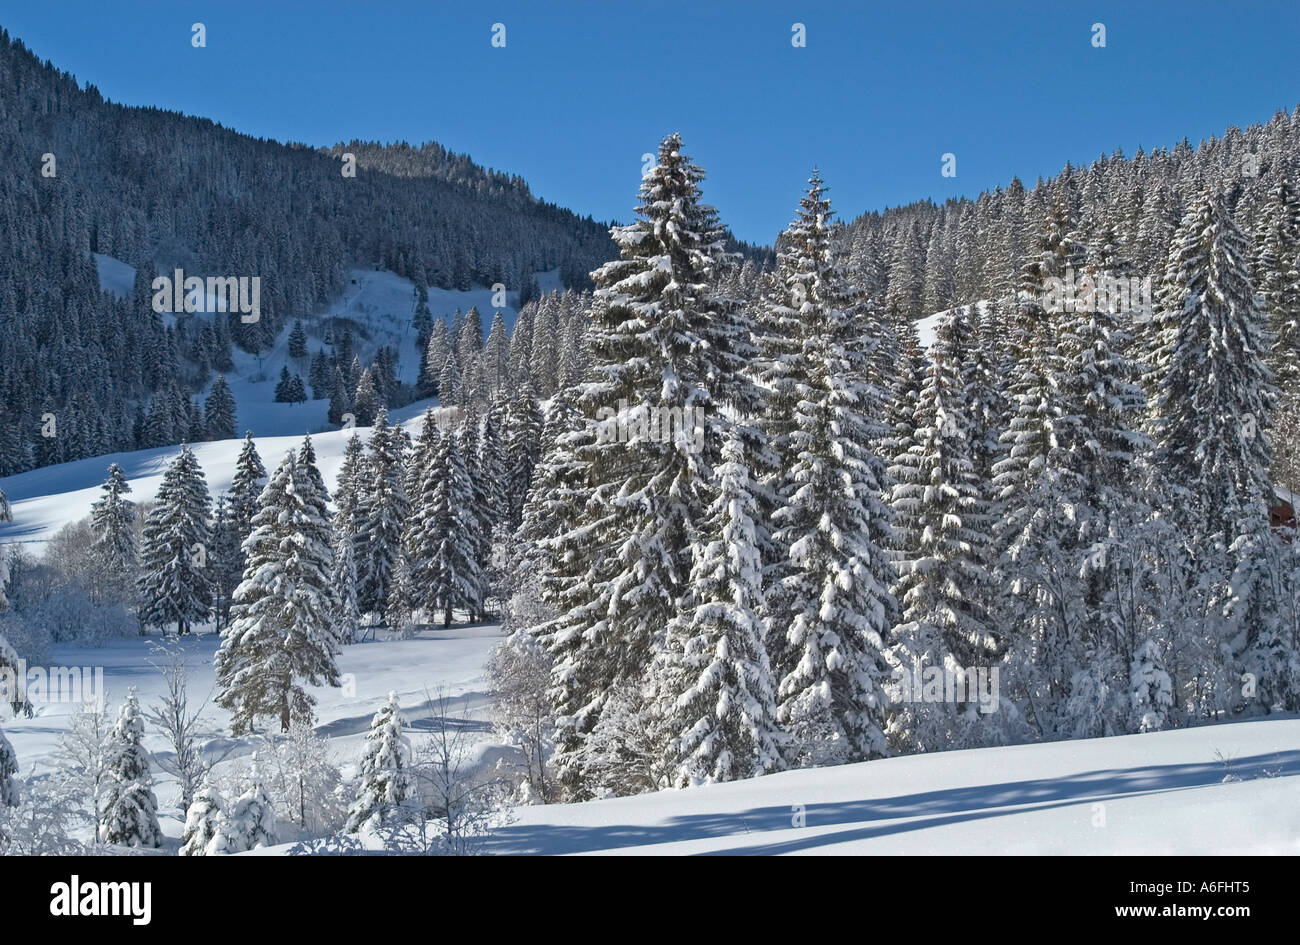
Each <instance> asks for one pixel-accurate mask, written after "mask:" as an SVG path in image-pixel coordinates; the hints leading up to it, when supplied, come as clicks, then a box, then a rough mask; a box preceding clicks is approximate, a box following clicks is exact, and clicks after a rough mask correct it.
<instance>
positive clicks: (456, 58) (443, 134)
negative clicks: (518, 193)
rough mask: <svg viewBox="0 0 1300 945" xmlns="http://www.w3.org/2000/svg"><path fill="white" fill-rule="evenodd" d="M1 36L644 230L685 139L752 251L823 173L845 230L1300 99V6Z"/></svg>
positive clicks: (645, 14)
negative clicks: (500, 34)
mask: <svg viewBox="0 0 1300 945" xmlns="http://www.w3.org/2000/svg"><path fill="white" fill-rule="evenodd" d="M467 8H468V9H467ZM195 22H202V23H204V24H205V26H206V28H207V47H206V48H205V49H195V48H193V47H192V46H191V43H190V37H191V29H190V28H191V24H193V23H195ZM496 22H501V23H504V24H505V26H506V46H505V47H504V48H494V47H493V46H492V45H491V42H490V40H491V35H492V33H491V31H492V24H493V23H496ZM796 22H799V23H803V24H804V25H805V27H806V33H807V46H806V47H804V48H795V47H793V46H792V45H791V35H792V34H791V27H792V24H794V23H796ZM1097 22H1101V23H1104V24H1105V27H1106V47H1105V48H1104V49H1098V48H1094V47H1093V45H1092V43H1091V39H1092V35H1093V33H1092V24H1094V23H1097ZM0 25H3V26H4V27H5V28H6V29H8V30H9V32H10V34H11V35H13V36H16V37H18V38H20V39H22V40H23V41H24V42H26V43H27V45H28V46H30V47H31V48H32V49H33V50H35V52H36V53H37V54H38V55H39V56H41V58H43V59H44V58H49V59H52V60H53V61H54V63H55V64H56V65H57V66H58V67H59V68H60V69H64V70H67V71H70V72H72V73H73V74H74V75H76V76H77V78H78V79H79V80H81V81H83V82H85V81H90V82H93V83H94V84H95V85H97V86H98V87H99V89H100V91H101V92H102V93H103V94H104V95H106V96H107V97H109V98H111V99H112V100H114V101H117V102H123V103H126V104H137V105H156V106H160V107H165V108H172V109H178V110H180V111H184V112H188V113H192V114H199V115H203V116H206V117H209V118H212V119H214V120H216V121H219V122H221V123H222V124H225V125H228V126H230V127H233V128H235V129H237V130H239V131H243V132H247V133H250V134H254V135H259V136H265V137H270V138H276V139H279V140H294V141H305V142H307V143H310V144H316V145H324V144H331V143H334V142H336V141H339V140H347V139H351V138H354V137H355V138H362V139H378V140H383V141H388V140H396V139H407V140H410V141H413V142H418V141H424V140H429V139H432V140H435V141H438V142H440V143H442V144H443V145H445V146H447V147H448V148H450V149H452V150H454V151H458V152H466V153H468V154H470V155H471V156H472V157H473V158H474V159H475V160H476V161H478V162H480V163H482V164H485V165H488V166H491V167H495V168H498V169H501V170H506V171H510V172H512V173H518V174H520V175H522V176H523V177H524V178H526V179H527V180H528V182H529V183H530V185H531V186H532V188H533V192H534V193H536V194H537V195H538V196H541V197H544V198H546V199H547V200H551V201H554V202H556V203H559V204H561V205H564V206H568V207H571V208H572V209H574V210H576V211H578V212H580V213H584V214H587V213H589V214H591V215H593V216H595V217H596V218H598V219H610V218H619V219H623V220H626V219H627V218H629V217H630V215H631V208H632V207H633V205H634V203H635V196H636V187H637V183H638V179H639V175H640V167H641V155H642V154H643V153H645V152H647V151H652V150H654V147H655V145H656V143H657V142H658V140H659V139H660V138H661V137H662V136H663V135H664V134H666V133H668V132H670V131H680V132H681V133H682V135H683V138H684V140H685V143H686V150H687V151H688V152H689V153H690V154H692V155H693V156H694V157H695V158H696V160H698V161H699V162H700V163H701V164H702V165H703V166H704V167H705V168H706V169H707V171H708V173H709V177H708V180H707V181H706V182H705V187H706V197H707V198H708V200H709V201H710V202H712V203H713V204H715V205H716V206H717V207H718V208H719V210H720V211H721V213H722V217H723V220H724V221H725V222H726V223H727V224H728V225H729V226H731V227H732V229H733V230H734V231H735V232H736V234H737V235H738V236H740V237H742V238H744V239H748V240H751V241H755V242H770V241H771V239H772V238H773V237H774V236H775V234H776V233H777V232H778V231H779V230H780V229H781V228H783V227H784V226H785V224H786V223H787V222H788V221H789V219H790V217H791V216H792V214H793V211H794V207H795V204H796V202H797V200H798V196H799V192H800V190H801V188H802V187H803V185H804V182H805V180H806V178H807V176H808V172H809V170H810V168H811V167H812V166H813V165H814V164H816V165H818V166H820V167H821V169H822V173H823V176H824V177H825V178H826V179H827V182H828V184H829V185H830V187H831V188H832V189H831V198H832V200H833V201H834V203H835V207H836V209H837V210H838V211H839V213H840V214H841V215H843V216H846V217H852V216H855V215H857V214H858V213H860V212H862V211H864V210H871V209H880V208H883V207H885V206H894V205H898V204H900V203H906V202H909V201H911V200H915V199H923V198H927V197H928V198H932V199H934V200H936V201H941V200H943V199H945V198H947V197H949V196H954V195H970V196H973V195H975V194H978V193H979V191H981V190H983V189H987V188H992V187H994V186H997V185H999V184H1005V183H1006V182H1007V181H1009V180H1010V179H1011V177H1012V176H1013V175H1019V176H1020V177H1021V178H1022V179H1024V180H1025V181H1026V183H1032V182H1033V180H1034V179H1035V178H1036V177H1038V176H1039V175H1044V176H1046V175H1050V174H1054V173H1056V172H1058V171H1059V170H1060V169H1061V167H1062V166H1063V165H1064V164H1065V162H1066V161H1073V162H1075V163H1078V162H1087V161H1090V160H1092V159H1094V158H1095V157H1096V156H1097V155H1098V154H1100V153H1102V152H1106V153H1109V152H1111V151H1113V150H1114V149H1115V148H1117V147H1120V148H1123V149H1124V151H1125V153H1126V154H1132V153H1133V151H1134V150H1135V149H1136V147H1137V146H1138V145H1139V144H1141V145H1143V146H1145V147H1147V148H1151V147H1153V146H1160V145H1166V146H1169V145H1173V144H1174V143H1176V142H1177V141H1178V140H1179V139H1181V138H1182V137H1184V136H1186V137H1188V138H1190V139H1191V140H1192V142H1193V143H1196V142H1197V141H1199V140H1200V139H1202V138H1205V137H1208V136H1210V135H1216V134H1221V133H1222V132H1223V130H1224V129H1225V128H1226V127H1227V126H1229V125H1233V124H1236V125H1241V126H1245V125H1248V124H1251V123H1254V122H1260V121H1264V120H1267V119H1268V118H1269V117H1270V116H1271V115H1272V114H1273V112H1274V111H1276V110H1277V109H1279V108H1284V109H1287V110H1290V109H1291V108H1293V107H1294V106H1295V105H1296V103H1297V102H1300V69H1298V68H1297V66H1296V61H1297V54H1296V49H1297V47H1298V46H1300V3H1296V2H1295V0H1287V2H1265V0H1250V2H1232V3H1228V2H1220V3H1213V4H1212V3H1199V2H1195V0H1192V2H1174V0H1140V2H1125V3H1105V2H1080V0H1039V2H1037V3H1028V2H1026V3H999V2H987V3H986V2H952V3H948V2H934V0H926V2H918V0H912V2H901V0H890V2H888V3H884V2H881V3H877V2H864V0H857V2H842V3H838V4H832V3H817V2H808V0H798V2H783V3H771V2H764V0H754V2H747V3H732V2H717V0H693V2H675V0H671V2H670V0H663V2H628V0H601V2H596V0H593V2H566V0H525V2H488V3H478V2H475V3H472V4H460V3H451V2H446V0H421V2H388V3H386V2H382V0H379V2H368V0H351V2H346V3H344V2H335V0H313V2H307V0H294V2H276V0H262V2H256V3H250V2H245V0H205V2H176V0H165V2H134V3H133V2H115V3H106V2H104V0H89V2H82V0H74V2H64V0H46V2H39V3H30V2H24V3H16V2H11V0H0ZM949 152H950V153H952V154H955V155H956V159H957V166H956V169H957V176H956V177H955V178H945V177H943V176H941V174H940V167H941V156H942V155H943V154H944V153H949Z"/></svg>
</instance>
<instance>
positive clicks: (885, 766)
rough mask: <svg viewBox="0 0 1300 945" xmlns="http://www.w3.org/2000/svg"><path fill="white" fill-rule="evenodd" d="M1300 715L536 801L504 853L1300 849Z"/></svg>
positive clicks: (520, 813) (514, 827)
mask: <svg viewBox="0 0 1300 945" xmlns="http://www.w3.org/2000/svg"><path fill="white" fill-rule="evenodd" d="M1297 745H1300V720H1297V719H1269V720H1260V721H1254V722H1244V723H1238V724H1231V725H1214V726H1206V727H1203V728H1192V729H1183V730H1180V731H1172V732H1158V733H1151V734H1147V735H1128V736H1123V737H1118V738H1095V739H1086V740H1082V741H1069V742H1054V743H1050V744H1038V745H1019V746H1014V747H1010V748H983V749H977V750H972V751H952V752H940V753H936V754H930V755H912V756H909V757H903V758H888V759H884V760H881V761H870V762H866V763H864V764H855V765H845V766H842V767H838V768H821V769H812V770H805V771H792V772H785V773H782V774H774V775H769V776H767V777H763V778H756V779H753V780H749V781H737V782H732V783H730V784H717V785H708V786H705V787H697V788H690V789H686V790H680V791H662V792H659V793H657V794H649V795H644V796H641V797H627V798H618V799H614V800H608V801H593V802H589V803H586V804H570V805H552V806H548V807H528V808H524V809H520V810H517V811H516V812H515V814H516V820H515V822H514V823H513V824H511V825H509V826H507V827H506V828H504V829H503V830H502V831H500V833H499V834H498V835H497V837H496V838H495V840H494V841H493V845H492V849H493V851H494V852H497V853H632V854H699V853H745V854H774V853H786V854H817V853H822V854H858V855H861V854H866V855H889V854H943V855H954V854H958V855H960V854H1032V853H1047V854H1066V853H1068V854H1206V853H1217V854H1247V853H1255V854H1264V853H1268V854H1283V853H1289V854H1300V749H1298V748H1297Z"/></svg>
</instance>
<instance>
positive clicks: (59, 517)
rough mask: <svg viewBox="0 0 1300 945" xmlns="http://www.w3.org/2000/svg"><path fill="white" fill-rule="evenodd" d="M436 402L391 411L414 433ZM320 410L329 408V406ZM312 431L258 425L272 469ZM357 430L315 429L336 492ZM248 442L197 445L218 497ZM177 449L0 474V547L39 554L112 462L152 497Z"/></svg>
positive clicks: (81, 509)
mask: <svg viewBox="0 0 1300 945" xmlns="http://www.w3.org/2000/svg"><path fill="white" fill-rule="evenodd" d="M435 403H436V401H433V400H424V401H417V402H416V403H413V404H408V405H407V406H405V407H402V408H400V409H397V410H394V411H392V413H391V414H390V415H389V416H390V419H391V420H393V421H394V422H398V423H401V424H402V425H403V426H404V427H406V428H407V429H408V430H409V431H410V432H411V434H412V435H414V434H415V433H416V432H417V430H418V427H419V418H420V417H421V416H422V415H423V413H424V411H425V410H426V409H427V408H428V407H430V406H432V405H434V404H435ZM276 406H277V407H287V406H288V405H286V404H277V405H276ZM310 406H311V404H310V403H308V404H299V405H298V406H297V409H298V410H299V411H303V410H304V408H307V407H310ZM321 410H322V411H323V410H324V407H323V406H322V408H321ZM300 415H302V414H300ZM312 429H313V428H312V427H311V426H310V425H306V424H304V425H303V426H302V427H300V428H298V430H296V431H294V430H292V429H289V430H284V429H283V428H282V430H281V433H280V434H279V435H275V436H258V435H256V434H257V425H256V424H254V426H253V432H254V434H255V439H256V441H257V451H258V453H259V454H261V457H262V461H263V462H264V463H265V464H266V466H267V468H269V469H274V468H275V467H276V466H277V465H279V463H280V461H281V460H282V459H283V458H284V455H285V454H286V453H288V452H289V450H291V449H296V448H297V447H298V446H300V445H301V444H302V437H303V434H304V433H307V432H309V431H311V430H312ZM354 432H356V433H359V434H360V436H361V439H362V440H363V441H364V440H366V439H367V438H368V436H369V428H367V427H358V428H356V430H355V431H354V430H331V431H327V432H325V433H313V434H312V444H313V446H314V447H315V448H316V457H317V462H318V465H319V467H320V471H321V475H322V476H323V477H324V479H325V485H326V487H327V488H329V489H331V490H332V489H333V488H334V484H335V481H336V478H337V476H338V470H339V467H340V466H341V465H342V463H343V453H344V450H345V449H346V447H347V442H348V440H349V439H350V438H351V437H352V434H353V433H354ZM242 443H243V441H242V440H238V439H236V440H217V441H214V442H209V443H196V444H194V453H195V455H196V456H197V457H198V460H199V465H200V466H202V467H203V472H204V475H205V476H206V478H207V483H208V491H209V492H210V493H211V494H212V495H214V496H215V495H220V494H221V493H223V492H225V491H226V490H227V489H229V488H230V481H231V478H232V477H233V476H234V473H235V461H236V460H237V459H238V458H239V450H240V447H241V444H242ZM178 452H180V447H179V446H162V447H158V448H156V449H151V450H135V451H133V452H128V453H110V454H108V455H106V456H95V457H92V458H90V459H82V460H77V461H76V462H74V463H60V464H59V465H57V466H46V467H44V468H42V469H32V470H29V471H28V472H25V473H20V474H18V475H16V476H9V477H8V478H5V479H0V489H3V490H4V493H5V495H6V496H7V497H8V498H9V502H10V504H11V505H12V507H13V521H12V522H10V523H8V524H5V525H0V545H3V544H8V543H10V542H21V543H23V544H25V545H27V546H28V548H29V550H30V551H32V552H34V553H38V554H39V553H40V551H41V546H42V545H43V544H44V543H45V542H46V541H48V540H49V539H50V538H51V537H52V536H53V535H54V534H55V533H56V532H57V531H58V530H59V529H60V528H62V527H63V526H64V525H66V524H68V523H69V522H75V521H76V520H77V519H80V518H83V517H84V516H87V515H89V514H90V506H91V504H92V503H93V502H94V501H95V499H97V498H98V497H99V487H100V484H101V483H103V481H104V475H105V472H106V471H107V469H108V467H109V465H110V464H112V463H117V464H118V465H119V466H121V467H122V470H123V472H125V473H126V477H127V479H128V481H129V482H130V483H131V489H132V495H131V498H132V499H133V500H135V501H137V502H145V501H149V500H150V499H152V498H153V496H154V494H155V493H156V492H157V491H158V486H159V484H160V483H161V482H162V476H163V473H164V472H165V471H166V469H167V465H168V463H170V462H171V460H172V458H173V457H174V456H175V455H176V454H177V453H178Z"/></svg>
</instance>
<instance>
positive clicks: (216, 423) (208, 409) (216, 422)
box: [203, 374, 238, 440]
mask: <svg viewBox="0 0 1300 945" xmlns="http://www.w3.org/2000/svg"><path fill="white" fill-rule="evenodd" d="M237 411H238V407H237V406H236V404H235V395H234V394H232V393H231V391H230V384H229V383H228V382H227V381H226V375H224V374H219V375H217V379H216V380H215V381H213V382H212V390H211V391H209V392H208V399H207V400H206V401H204V407H203V423H204V428H205V430H206V431H207V435H208V437H209V438H210V439H213V440H232V439H234V438H235V430H236V429H237V426H236V424H237Z"/></svg>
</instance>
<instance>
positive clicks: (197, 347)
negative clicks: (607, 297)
mask: <svg viewBox="0 0 1300 945" xmlns="http://www.w3.org/2000/svg"><path fill="white" fill-rule="evenodd" d="M349 150H351V151H352V153H354V154H355V155H356V166H357V170H356V175H355V177H347V176H344V173H343V168H342V163H343V162H342V160H341V158H340V155H341V154H342V153H343V152H345V151H349ZM0 155H2V156H3V159H4V161H5V162H6V167H8V168H9V170H8V172H7V173H6V174H5V175H4V181H3V183H2V184H0V246H3V252H0V359H2V363H3V364H4V370H3V372H0V475H9V474H12V473H15V472H19V471H21V470H23V469H28V468H32V467H34V466H41V465H46V464H49V463H53V462H62V461H66V460H73V459H79V458H83V457H86V456H93V455H98V454H101V453H105V452H111V451H116V450H126V449H135V448H137V447H139V446H143V445H152V444H145V443H141V442H139V427H140V423H139V417H140V412H141V411H142V410H143V409H147V408H148V406H149V401H150V399H151V397H152V395H153V394H155V393H157V392H160V391H164V390H171V389H174V390H178V391H179V392H180V393H181V395H182V397H184V398H185V399H187V400H188V395H189V394H191V393H193V392H195V391H197V390H199V389H200V388H201V387H202V386H203V385H204V384H205V383H206V382H207V381H209V380H210V379H211V377H212V374H213V373H214V372H217V371H224V370H229V369H230V367H231V365H232V361H231V350H232V346H233V347H236V348H242V349H244V350H246V351H249V352H254V353H256V352H258V351H264V350H266V349H267V348H268V347H269V346H270V345H271V344H272V343H273V341H274V339H275V338H276V336H277V335H278V334H279V333H280V332H281V331H282V330H283V329H284V328H285V326H287V325H289V324H291V323H292V321H293V320H294V319H297V318H302V317H305V316H309V315H310V314H311V313H312V312H314V311H317V310H318V309H319V308H320V307H321V306H322V304H323V303H325V302H327V301H329V300H330V299H332V298H335V297H337V296H338V294H339V293H340V292H341V291H342V289H343V288H344V284H345V283H346V281H347V279H346V275H345V273H346V271H347V268H348V267H349V266H350V265H357V264H360V265H372V264H375V265H378V266H379V267H381V268H384V269H388V270H391V271H393V272H395V273H397V274H398V275H400V276H403V277H406V278H408V279H411V280H412V281H413V282H415V283H416V284H418V285H426V284H427V285H431V286H436V287H439V288H446V289H469V288H470V287H471V286H472V285H475V284H478V285H492V284H494V283H498V282H499V283H503V284H504V285H505V286H506V287H507V290H508V291H509V292H511V293H514V292H517V291H521V290H522V291H523V292H524V293H525V297H526V294H527V293H528V291H529V290H530V289H531V288H532V286H533V282H532V275H533V274H534V273H537V272H542V271H548V270H554V269H558V270H559V272H560V276H561V279H562V281H563V282H564V284H565V285H566V286H569V287H571V288H577V289H582V288H585V287H586V286H588V285H589V279H588V273H589V272H590V271H591V270H592V269H594V268H596V266H598V265H600V264H601V263H603V262H604V261H605V260H607V259H610V258H612V257H613V256H614V255H616V250H615V248H614V245H613V243H612V241H611V240H610V237H609V232H608V227H607V225H606V224H604V223H599V222H596V221H594V220H592V219H591V218H590V217H588V218H582V217H579V216H577V215H576V214H574V213H571V212H570V211H568V210H564V209H562V208H560V207H557V206H554V205H552V204H548V203H546V202H544V201H541V200H538V199H537V198H535V197H533V196H532V194H531V193H530V192H529V190H528V187H527V185H526V184H525V183H524V182H523V181H522V180H521V179H520V178H518V177H511V176H508V175H505V174H501V173H498V172H495V171H491V170H487V169H484V168H481V167H479V166H477V165H476V164H474V163H473V162H472V161H471V160H470V159H469V158H467V157H464V156H462V155H457V154H452V153H450V152H448V151H447V150H445V149H444V148H442V147H440V146H438V145H436V144H425V145H422V146H421V147H419V148H413V147H411V146H409V145H405V144H401V145H396V146H392V147H381V146H379V145H375V144H359V143H358V144H356V145H355V146H353V145H346V146H340V147H337V148H334V149H330V150H326V149H315V148H309V147H306V146H303V145H294V144H288V145H286V144H280V143H277V142H274V141H268V140H263V139H259V138H252V137H249V136H246V135H241V134H238V133H236V132H234V131H231V130H229V129H227V128H223V127H222V126H220V125H218V124H216V123H214V122H212V121H209V120H207V119H203V118H193V117H187V116H184V115H181V114H179V113H176V112H171V111H164V110H161V109H156V108H127V107H123V106H120V105H114V104H111V103H109V102H107V101H105V100H104V98H103V97H102V96H101V95H100V94H99V92H98V90H97V89H96V88H95V87H94V86H93V85H86V86H85V87H84V88H81V87H79V86H78V84H77V82H76V80H75V79H74V78H73V77H72V76H71V75H70V74H68V73H65V72H60V71H59V70H58V69H56V68H55V66H54V65H53V64H52V63H50V62H45V63H43V64H42V63H41V62H40V61H39V60H38V59H37V58H36V57H35V56H34V55H32V53H31V52H30V51H29V50H28V49H27V48H26V47H25V46H24V45H23V44H22V43H21V42H20V41H18V40H12V39H11V38H10V37H9V34H8V33H7V32H6V31H3V30H0ZM92 253H101V254H104V255H107V256H111V257H113V258H115V259H118V260H121V261H123V262H125V263H128V264H130V265H131V266H134V267H136V282H135V287H134V291H133V292H132V293H130V295H129V296H128V297H127V298H125V299H119V298H116V297H115V296H113V295H111V294H106V293H104V292H101V291H100V282H99V278H98V274H97V270H96V261H95V258H94V257H93V256H92V255H91V254H92ZM176 269H182V270H184V272H185V273H186V275H187V276H189V275H194V276H201V277H213V276H216V277H220V278H223V279H230V280H236V279H237V280H244V282H243V283H242V285H244V286H246V287H247V286H248V284H249V282H250V281H251V280H252V279H257V280H258V283H256V284H254V287H255V288H256V289H257V290H258V291H259V293H260V299H259V303H260V304H259V309H260V312H259V316H258V317H257V318H256V319H255V320H250V319H249V318H248V317H246V316H245V317H242V318H241V313H239V312H230V313H228V314H227V315H223V316H222V317H217V318H211V317H209V318H179V319H177V318H172V317H171V316H170V315H167V316H165V317H164V316H162V315H159V314H156V313H155V311H154V307H153V305H152V302H153V299H154V291H153V289H151V284H152V282H153V280H154V278H155V277H156V276H159V275H161V276H167V277H170V276H172V274H173V272H174V270H176ZM232 284H233V283H232ZM49 417H53V418H54V419H55V421H56V423H57V435H56V436H49V435H45V436H42V429H43V428H44V429H46V430H47V431H48V429H49V423H48V418H49ZM42 418H47V419H46V420H43V419H42ZM177 438H178V439H180V438H183V436H182V435H179V434H178V437H177Z"/></svg>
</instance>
